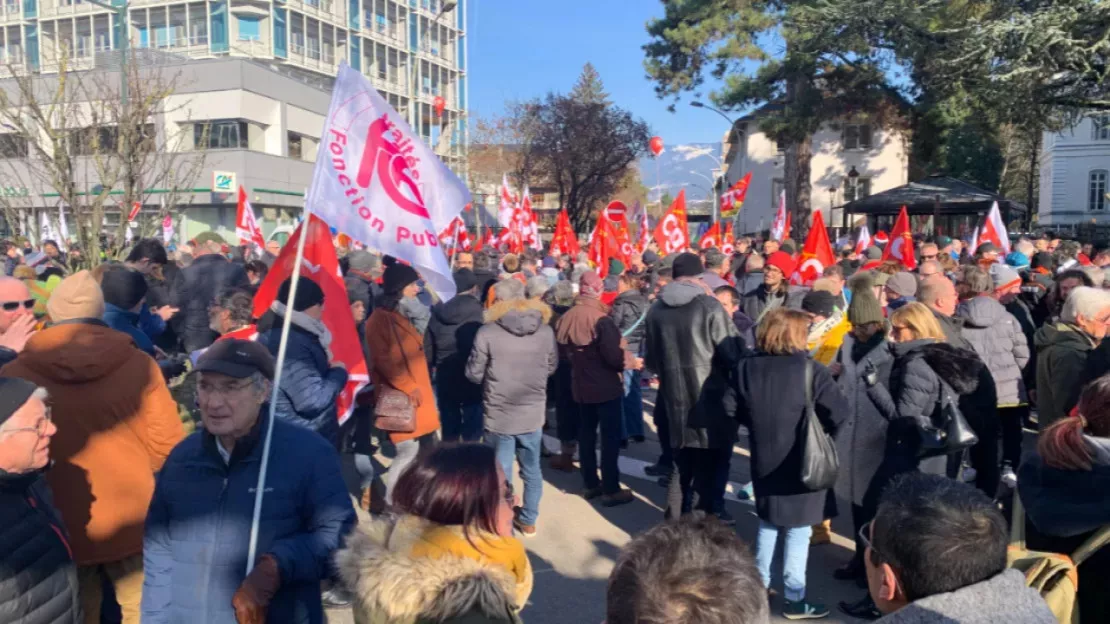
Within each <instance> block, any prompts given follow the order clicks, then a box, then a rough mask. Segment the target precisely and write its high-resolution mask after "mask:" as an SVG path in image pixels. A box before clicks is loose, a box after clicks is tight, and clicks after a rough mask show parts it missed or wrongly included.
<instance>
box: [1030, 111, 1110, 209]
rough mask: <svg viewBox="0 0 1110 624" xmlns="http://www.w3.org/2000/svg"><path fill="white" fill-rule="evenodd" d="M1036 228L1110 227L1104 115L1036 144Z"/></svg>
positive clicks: (1109, 156) (1108, 139)
mask: <svg viewBox="0 0 1110 624" xmlns="http://www.w3.org/2000/svg"><path fill="white" fill-rule="evenodd" d="M1040 163H1041V166H1040V176H1041V179H1040V182H1041V184H1040V189H1041V192H1040V198H1039V202H1038V206H1037V207H1038V216H1037V218H1038V225H1041V226H1052V227H1059V226H1075V225H1081V224H1089V223H1094V224H1096V225H1110V196H1108V195H1107V194H1108V193H1110V113H1100V114H1092V115H1087V116H1086V117H1084V118H1083V119H1082V120H1081V121H1080V122H1079V123H1078V124H1076V125H1075V126H1074V127H1072V128H1070V129H1068V130H1064V131H1063V132H1046V133H1044V135H1043V138H1042V141H1041V153H1040Z"/></svg>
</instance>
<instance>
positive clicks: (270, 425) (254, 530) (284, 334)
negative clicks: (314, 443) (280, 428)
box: [247, 202, 312, 574]
mask: <svg viewBox="0 0 1110 624" xmlns="http://www.w3.org/2000/svg"><path fill="white" fill-rule="evenodd" d="M303 214H304V220H303V221H302V222H301V223H302V225H303V227H301V237H300V239H298V240H297V255H296V256H295V258H294V260H293V275H292V276H291V279H290V282H289V300H288V301H286V302H285V314H284V315H283V318H282V322H281V342H280V343H278V354H277V364H276V366H275V367H274V383H273V390H272V391H271V393H270V419H269V421H268V422H267V423H266V438H265V440H264V441H263V443H262V465H261V466H259V468H258V487H257V488H255V491H254V516H253V517H252V518H251V538H250V546H249V548H248V550H247V574H250V573H251V570H253V569H254V560H255V558H256V555H257V551H258V529H259V525H260V521H261V517H262V497H263V495H264V493H265V492H266V468H267V467H268V466H269V464H270V440H271V438H273V435H274V418H276V417H277V413H276V412H277V399H278V388H279V385H280V383H281V369H282V365H283V364H284V363H285V348H286V347H287V346H288V344H289V328H290V327H291V326H292V324H293V301H295V300H296V297H297V283H298V282H300V280H301V262H302V261H303V260H304V242H305V240H307V239H308V228H309V226H310V225H311V224H312V219H311V214H310V213H309V211H308V204H307V202H306V203H305V209H304V213H303Z"/></svg>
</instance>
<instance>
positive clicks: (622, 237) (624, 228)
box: [609, 219, 635, 266]
mask: <svg viewBox="0 0 1110 624" xmlns="http://www.w3.org/2000/svg"><path fill="white" fill-rule="evenodd" d="M609 228H610V229H611V230H612V231H613V234H615V235H616V237H617V238H616V240H617V250H618V254H619V256H618V257H619V258H620V260H621V262H623V263H624V265H625V266H628V265H629V263H631V262H632V254H633V253H634V252H635V250H634V249H633V248H632V237H631V236H630V235H629V233H628V219H622V220H621V221H609Z"/></svg>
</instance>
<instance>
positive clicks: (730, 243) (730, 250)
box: [721, 221, 736, 256]
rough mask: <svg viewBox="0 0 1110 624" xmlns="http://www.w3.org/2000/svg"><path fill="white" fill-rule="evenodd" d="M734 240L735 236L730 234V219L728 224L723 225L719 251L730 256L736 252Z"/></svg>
mask: <svg viewBox="0 0 1110 624" xmlns="http://www.w3.org/2000/svg"><path fill="white" fill-rule="evenodd" d="M735 240H736V237H735V236H733V234H732V221H729V222H728V224H727V225H725V235H724V238H722V239H721V253H723V254H725V255H726V256H731V255H732V254H734V253H736V245H735V242H734V241H735Z"/></svg>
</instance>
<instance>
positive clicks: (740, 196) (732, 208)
mask: <svg viewBox="0 0 1110 624" xmlns="http://www.w3.org/2000/svg"><path fill="white" fill-rule="evenodd" d="M751 183H752V172H750V171H749V172H748V173H746V174H744V177H743V178H740V181H739V182H737V183H736V184H733V185H732V188H730V189H729V190H727V191H725V193H724V194H723V195H721V216H722V217H734V216H736V213H737V212H740V209H741V208H742V207H743V206H744V198H746V197H747V196H748V185H750V184H751Z"/></svg>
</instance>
